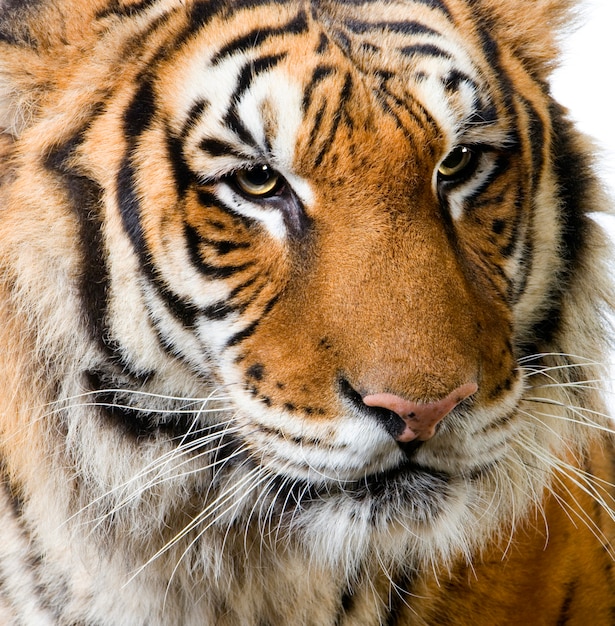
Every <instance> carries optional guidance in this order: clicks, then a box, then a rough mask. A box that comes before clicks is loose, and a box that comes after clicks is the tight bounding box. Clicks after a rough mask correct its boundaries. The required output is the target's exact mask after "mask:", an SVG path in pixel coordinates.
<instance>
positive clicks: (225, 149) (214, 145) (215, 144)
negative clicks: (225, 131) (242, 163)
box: [199, 138, 245, 158]
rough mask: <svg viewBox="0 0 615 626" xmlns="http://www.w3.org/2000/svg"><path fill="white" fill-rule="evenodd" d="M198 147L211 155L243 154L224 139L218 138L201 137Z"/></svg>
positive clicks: (239, 156)
mask: <svg viewBox="0 0 615 626" xmlns="http://www.w3.org/2000/svg"><path fill="white" fill-rule="evenodd" d="M199 148H200V149H201V150H202V151H203V152H207V154H209V156H212V157H219V156H227V155H229V154H230V155H233V156H236V157H238V158H242V157H244V156H245V155H243V154H242V153H241V152H239V151H238V150H237V149H236V148H235V147H234V146H232V145H231V144H230V143H227V142H226V141H219V140H218V139H209V138H205V139H202V140H201V142H200V143H199Z"/></svg>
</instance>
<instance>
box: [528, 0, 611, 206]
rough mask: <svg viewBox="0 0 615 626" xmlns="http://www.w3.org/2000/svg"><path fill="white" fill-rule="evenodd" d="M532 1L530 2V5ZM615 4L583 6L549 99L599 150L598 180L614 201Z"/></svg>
mask: <svg viewBox="0 0 615 626" xmlns="http://www.w3.org/2000/svg"><path fill="white" fill-rule="evenodd" d="M530 1H533V0H530ZM614 26H615V1H614V0H585V2H583V3H582V10H581V12H580V16H579V19H578V23H577V27H576V30H573V31H572V33H571V34H569V35H568V36H567V37H566V38H565V39H564V63H563V65H562V66H561V68H560V69H559V70H557V71H556V73H555V75H554V76H553V81H552V85H553V93H554V95H555V97H556V98H557V99H558V100H559V101H560V102H561V103H562V104H564V105H566V106H567V107H568V108H569V109H570V111H571V114H572V117H573V118H574V119H575V120H577V121H578V125H579V127H580V128H581V129H582V130H583V131H585V132H586V133H589V134H590V135H592V136H593V137H594V138H595V139H596V140H597V141H598V143H599V145H600V146H601V148H602V149H603V150H604V153H603V155H602V158H601V159H600V161H599V165H600V171H601V174H602V178H603V180H604V181H605V182H606V183H607V184H608V185H609V187H610V190H611V195H613V196H615V37H614V30H613V27H614Z"/></svg>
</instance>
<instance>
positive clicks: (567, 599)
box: [556, 580, 578, 626]
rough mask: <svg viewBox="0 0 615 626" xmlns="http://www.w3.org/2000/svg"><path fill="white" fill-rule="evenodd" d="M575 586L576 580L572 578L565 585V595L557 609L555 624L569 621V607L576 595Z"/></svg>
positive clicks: (563, 624) (558, 624)
mask: <svg viewBox="0 0 615 626" xmlns="http://www.w3.org/2000/svg"><path fill="white" fill-rule="evenodd" d="M577 587H578V582H577V581H576V580H572V581H570V582H569V583H567V584H566V585H565V595H564V599H563V601H562V606H561V607H560V610H559V615H558V618H557V624H556V626H566V625H567V624H569V623H570V618H571V615H570V607H571V606H572V602H573V601H574V597H575V596H576V593H577Z"/></svg>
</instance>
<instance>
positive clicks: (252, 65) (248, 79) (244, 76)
mask: <svg viewBox="0 0 615 626" xmlns="http://www.w3.org/2000/svg"><path fill="white" fill-rule="evenodd" d="M287 56H288V54H287V53H286V52H282V53H280V54H271V55H267V56H264V57H259V58H258V59H251V60H249V61H247V62H246V63H245V64H244V66H243V67H242V68H241V70H240V71H239V76H238V77H237V88H236V89H235V91H234V92H233V94H232V95H231V98H230V101H231V102H233V103H238V102H239V99H240V98H241V96H242V95H243V94H244V93H245V92H246V91H247V90H248V89H249V88H250V85H251V84H252V82H253V81H254V79H255V78H256V77H257V76H259V75H260V74H264V73H265V72H267V71H269V70H270V69H271V68H273V67H275V66H276V65H277V64H278V63H280V61H283V60H284V59H285V58H286V57H287Z"/></svg>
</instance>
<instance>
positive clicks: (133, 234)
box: [116, 154, 147, 261]
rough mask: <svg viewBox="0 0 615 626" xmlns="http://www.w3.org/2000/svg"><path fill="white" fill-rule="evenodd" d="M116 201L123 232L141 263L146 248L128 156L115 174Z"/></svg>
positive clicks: (132, 170) (132, 171)
mask: <svg viewBox="0 0 615 626" xmlns="http://www.w3.org/2000/svg"><path fill="white" fill-rule="evenodd" d="M116 200H117V205H118V208H119V211H120V216H121V218H122V223H123V225H124V230H125V231H126V233H127V234H128V237H129V238H130V241H131V242H132V245H133V248H134V249H135V251H136V252H137V254H138V256H139V258H140V259H141V261H143V260H144V259H145V258H146V256H147V248H146V244H145V237H144V235H143V228H142V225H141V215H140V213H141V203H140V201H139V194H138V191H137V183H136V177H135V170H134V166H133V164H132V159H131V157H130V155H129V154H127V155H126V156H124V159H123V161H122V164H121V166H120V169H119V171H118V173H117V178H116Z"/></svg>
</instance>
